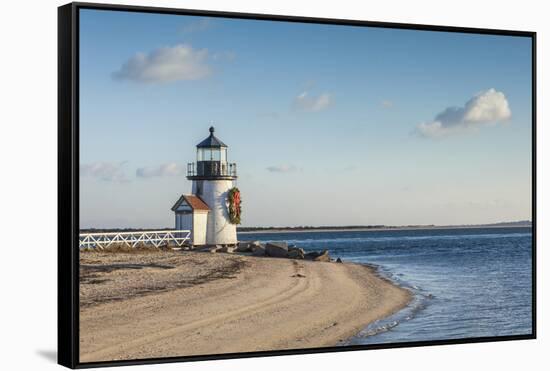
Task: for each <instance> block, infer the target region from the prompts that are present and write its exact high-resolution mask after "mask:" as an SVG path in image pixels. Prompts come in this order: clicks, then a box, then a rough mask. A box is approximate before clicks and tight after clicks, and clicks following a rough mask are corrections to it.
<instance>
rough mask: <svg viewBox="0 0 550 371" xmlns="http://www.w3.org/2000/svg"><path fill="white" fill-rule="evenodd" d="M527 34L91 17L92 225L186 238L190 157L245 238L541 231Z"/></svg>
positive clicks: (114, 14)
mask: <svg viewBox="0 0 550 371" xmlns="http://www.w3.org/2000/svg"><path fill="white" fill-rule="evenodd" d="M531 72H532V71H531V40H530V39H529V38H526V37H518V36H494V35H478V34H460V33H449V32H435V31H416V30H404V29H388V28H374V27H358V26H341V25H321V24H302V23H289V22H275V21H259V20H258V21H256V20H239V19H225V18H211V17H198V16H181V15H168V14H151V13H135V12H119V11H103V10H87V9H82V10H80V225H81V228H163V227H173V224H174V216H173V213H172V211H171V210H170V208H171V206H172V205H173V204H174V203H175V202H176V201H177V199H178V198H179V196H180V195H181V194H189V193H190V192H191V182H190V181H189V180H187V179H186V177H185V175H186V174H185V171H186V168H187V166H186V164H187V163H188V162H193V161H195V156H196V149H195V146H196V144H198V143H199V142H200V141H202V140H203V139H205V138H206V137H207V136H208V134H209V133H208V128H209V127H210V126H211V125H214V126H215V128H216V135H217V137H218V138H220V139H221V140H222V141H223V142H224V143H226V144H227V145H228V147H229V148H228V160H229V161H230V162H235V163H237V166H238V176H239V177H238V179H237V181H236V185H237V186H238V187H239V189H240V190H241V195H242V196H241V197H242V200H243V201H242V202H243V204H242V207H243V215H242V225H243V226H301V225H308V226H320V225H325V226H326V225H336V226H338V225H380V224H384V225H411V224H415V225H417V224H437V225H449V224H481V223H494V222H501V221H516V220H530V219H531V212H532V210H531V197H532V194H531V182H532V171H531V167H532V163H531V150H532V148H531V138H532V131H531V124H532V123H531V99H532V97H531V88H532V85H531Z"/></svg>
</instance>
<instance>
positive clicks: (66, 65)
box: [58, 2, 537, 368]
mask: <svg viewBox="0 0 550 371" xmlns="http://www.w3.org/2000/svg"><path fill="white" fill-rule="evenodd" d="M81 9H96V10H109V11H115V12H116V11H124V12H140V13H156V14H176V15H194V16H208V17H223V18H238V19H249V20H269V21H284V22H300V23H316V24H331V25H355V26H369V27H379V28H394V29H408V30H425V31H441V32H454V33H473V34H485V35H508V36H521V37H527V38H530V39H531V42H532V56H531V58H532V97H533V99H532V143H531V145H532V158H531V159H532V263H533V264H532V289H533V293H532V333H531V334H527V335H514V336H497V337H473V338H464V339H449V340H433V341H414V342H403V343H391V344H375V345H349V346H345V347H324V348H310V349H293V350H274V351H261V352H249V353H231V354H217V355H201V356H178V357H169V358H150V359H135V360H124V361H105V362H89V363H88V362H87V363H81V362H80V361H79V292H78V291H79V274H78V272H79V251H78V234H79V213H78V211H79V201H78V200H79V176H78V174H79V79H78V76H79V10H81ZM536 35H537V34H536V32H531V31H512V30H497V29H485V28H467V27H449V26H435V25H423V24H405V23H388V22H373V21H360V20H347V19H329V18H311V17H297V16H283V15H270V14H251V13H234V12H222V11H204V10H191V9H171V8H156V7H146V6H128V5H110V4H93V3H78V2H77V3H70V4H67V5H64V6H61V7H59V8H58V363H59V364H61V365H63V366H66V367H69V368H91V367H101V366H122V365H137V364H154V363H168V362H182V361H203V360H214V359H232V358H247V357H265V356H279V355H289V354H309V353H325V352H343V351H354V350H367V349H381V348H384V349H386V348H401V347H419V346H432V345H446V344H463V343H480V342H495V341H509V340H526V339H535V338H536V329H537V310H536V309H537V307H536V304H537V301H536V292H537V287H536V265H537V262H536V235H537V233H536V231H537V220H536V180H537V177H536V159H537V156H536V144H537V143H536V119H537V111H536V108H537V105H536V101H537V88H536V87H537V85H536Z"/></svg>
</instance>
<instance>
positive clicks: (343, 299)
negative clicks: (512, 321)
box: [80, 251, 411, 362]
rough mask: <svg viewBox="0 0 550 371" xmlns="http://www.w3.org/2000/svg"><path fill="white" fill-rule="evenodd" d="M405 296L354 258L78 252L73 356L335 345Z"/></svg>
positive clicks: (100, 358) (404, 300)
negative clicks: (77, 323) (76, 333)
mask: <svg viewBox="0 0 550 371" xmlns="http://www.w3.org/2000/svg"><path fill="white" fill-rule="evenodd" d="M410 300H411V293H410V292H409V291H408V290H405V289H403V288H400V287H398V286H396V285H394V284H393V283H391V282H390V281H388V280H386V279H384V278H382V277H380V276H379V275H378V274H377V273H376V271H375V270H374V269H373V268H371V267H367V266H365V265H360V264H354V263H345V262H344V263H335V262H314V261H305V260H293V259H278V258H268V257H252V256H244V255H236V254H224V253H218V254H211V253H201V252H174V251H162V252H158V251H157V252H151V251H149V252H136V253H109V252H83V253H81V254H80V361H81V362H91V361H108V360H120V359H144V358H152V357H173V356H186V355H206V354H221V353H233V352H253V351H266V350H281V349H299V348H312V347H324V346H334V345H338V344H339V342H340V341H342V340H346V339H348V338H350V337H351V336H354V335H356V334H357V333H358V332H359V331H361V330H362V329H363V328H364V327H365V326H366V325H367V324H369V323H371V322H373V321H375V320H378V319H381V318H384V317H387V316H389V315H391V314H392V313H394V312H396V311H398V310H400V309H401V308H403V307H405V306H406V305H407V303H409V301H410Z"/></svg>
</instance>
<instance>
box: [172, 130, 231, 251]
mask: <svg viewBox="0 0 550 371" xmlns="http://www.w3.org/2000/svg"><path fill="white" fill-rule="evenodd" d="M187 179H189V180H191V181H192V195H187V196H186V195H183V196H181V197H180V198H179V199H178V202H176V204H175V205H174V206H173V207H172V210H173V211H174V212H175V213H176V229H181V227H184V226H185V227H186V229H190V230H191V231H192V233H191V235H192V243H193V244H194V245H202V244H206V245H234V244H236V243H237V226H236V224H233V223H231V219H230V216H229V199H228V196H229V192H230V191H231V189H232V188H233V187H234V182H235V180H236V179H237V165H236V164H234V163H228V162H227V146H226V145H225V144H224V143H223V142H222V141H221V140H219V139H218V138H217V137H216V136H215V135H214V127H210V135H209V136H208V138H206V139H205V140H203V141H202V142H200V143H199V144H197V160H196V162H192V163H188V164H187ZM191 204H193V205H191ZM203 205H204V206H203ZM206 208H207V209H208V210H205V209H206ZM178 214H179V215H180V217H178ZM205 216H206V223H204V220H203V219H204V218H205ZM203 235H204V238H202V237H200V236H203Z"/></svg>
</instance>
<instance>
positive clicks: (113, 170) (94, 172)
mask: <svg viewBox="0 0 550 371" xmlns="http://www.w3.org/2000/svg"><path fill="white" fill-rule="evenodd" d="M124 164H125V162H93V163H90V164H82V165H80V176H85V177H91V178H95V179H100V180H103V181H106V182H118V183H124V182H128V181H129V180H128V178H127V177H126V174H125V173H124V169H123V168H122V167H123V165H124Z"/></svg>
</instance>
